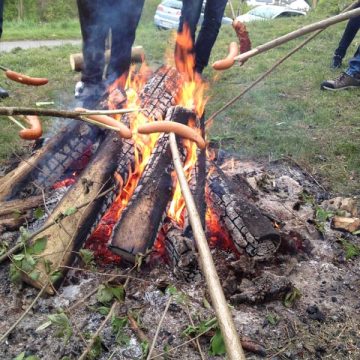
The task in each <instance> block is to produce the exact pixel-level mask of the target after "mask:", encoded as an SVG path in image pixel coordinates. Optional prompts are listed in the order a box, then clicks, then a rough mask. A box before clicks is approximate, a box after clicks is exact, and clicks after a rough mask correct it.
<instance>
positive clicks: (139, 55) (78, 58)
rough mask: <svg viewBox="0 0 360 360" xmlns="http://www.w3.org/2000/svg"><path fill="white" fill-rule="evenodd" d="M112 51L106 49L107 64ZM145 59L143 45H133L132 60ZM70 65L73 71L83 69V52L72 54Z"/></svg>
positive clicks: (140, 60) (136, 61)
mask: <svg viewBox="0 0 360 360" xmlns="http://www.w3.org/2000/svg"><path fill="white" fill-rule="evenodd" d="M110 55H111V51H110V50H106V51H105V64H106V65H108V64H109V61H110ZM144 59H145V51H144V48H143V47H142V46H133V47H132V49H131V61H132V62H135V63H141V62H143V61H144ZM69 60H70V67H71V70H72V71H82V70H83V67H84V57H83V54H82V53H76V54H70V58H69Z"/></svg>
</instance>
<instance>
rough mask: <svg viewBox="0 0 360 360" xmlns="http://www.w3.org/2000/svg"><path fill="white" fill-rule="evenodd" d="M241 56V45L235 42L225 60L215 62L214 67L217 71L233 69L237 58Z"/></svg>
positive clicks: (230, 46)
mask: <svg viewBox="0 0 360 360" xmlns="http://www.w3.org/2000/svg"><path fill="white" fill-rule="evenodd" d="M237 55H239V45H238V44H237V43H236V42H235V41H233V42H231V43H230V45H229V53H228V56H227V57H226V58H225V59H222V60H218V61H215V62H214V64H213V65H212V67H213V69H215V70H226V69H229V68H231V67H232V66H233V65H234V62H235V59H234V58H235V56H237Z"/></svg>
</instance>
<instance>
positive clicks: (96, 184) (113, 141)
mask: <svg viewBox="0 0 360 360" xmlns="http://www.w3.org/2000/svg"><path fill="white" fill-rule="evenodd" d="M121 148H122V142H121V140H120V139H118V138H114V135H113V133H109V134H108V136H107V137H106V140H105V141H104V142H103V143H102V144H101V146H100V148H99V149H98V151H97V153H96V154H95V155H94V157H93V159H92V160H91V162H90V163H89V164H88V166H87V168H86V170H85V171H84V172H83V173H82V174H81V176H80V177H79V178H78V180H77V182H76V183H75V184H74V185H73V186H72V188H71V189H70V190H69V191H68V193H67V194H66V196H65V197H64V198H63V199H62V200H61V202H60V203H59V204H58V206H57V207H56V208H55V210H54V211H53V213H52V214H51V216H50V217H49V218H48V219H47V221H46V223H45V226H46V225H47V224H48V223H51V222H54V221H55V224H54V225H53V226H51V227H49V228H48V229H46V230H44V231H43V232H41V233H40V234H39V235H38V238H42V237H45V238H47V245H46V249H45V250H44V252H43V253H42V254H41V259H42V260H41V262H40V261H39V262H38V263H37V265H36V270H37V271H38V273H39V276H38V279H37V280H36V281H34V280H33V279H31V278H30V277H29V276H27V274H23V278H24V280H25V281H26V282H28V283H30V284H32V285H33V286H35V287H38V288H41V287H43V286H44V285H45V284H46V283H47V282H48V279H49V276H50V275H51V271H56V270H58V269H60V270H61V271H62V272H63V273H64V272H65V271H66V270H65V269H64V268H62V266H64V265H70V264H71V263H72V261H73V258H74V251H77V250H78V249H79V248H80V246H81V245H82V243H83V242H84V240H85V239H86V238H87V237H88V236H89V235H90V233H91V230H92V229H93V226H94V224H95V223H96V221H97V220H96V219H97V218H98V216H99V213H102V212H103V211H104V210H105V208H106V207H107V206H106V205H107V203H108V198H107V197H106V196H104V197H100V198H97V195H98V194H99V193H100V192H102V191H104V190H106V189H109V188H110V187H113V186H114V185H115V180H114V177H113V174H114V172H115V170H116V168H117V166H118V163H119V162H120V158H119V157H120V156H121ZM85 183H86V186H84V184H85ZM109 196H111V195H109ZM86 202H89V205H88V206H86V207H84V208H81V209H77V208H78V207H79V206H80V205H81V204H83V203H86ZM74 209H77V210H74ZM69 211H74V213H73V214H71V215H70V216H66V217H64V216H63V214H66V213H68V212H69ZM49 264H51V271H49ZM54 285H57V284H54ZM46 290H47V292H48V293H50V294H52V293H53V289H52V288H51V287H50V286H48V287H47V289H46Z"/></svg>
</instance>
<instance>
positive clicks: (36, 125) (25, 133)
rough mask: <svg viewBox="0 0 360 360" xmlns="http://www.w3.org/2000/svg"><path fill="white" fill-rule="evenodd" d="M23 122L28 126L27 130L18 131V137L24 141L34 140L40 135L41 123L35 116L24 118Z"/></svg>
mask: <svg viewBox="0 0 360 360" xmlns="http://www.w3.org/2000/svg"><path fill="white" fill-rule="evenodd" d="M24 121H25V122H26V123H27V124H28V125H30V128H29V129H23V130H20V131H19V135H20V137H21V138H22V139H24V140H36V139H39V138H40V137H41V135H42V128H41V121H40V118H39V117H38V116H36V115H28V116H25V117H24Z"/></svg>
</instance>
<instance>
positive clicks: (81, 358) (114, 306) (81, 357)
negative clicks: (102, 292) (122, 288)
mask: <svg viewBox="0 0 360 360" xmlns="http://www.w3.org/2000/svg"><path fill="white" fill-rule="evenodd" d="M117 305H118V302H117V301H115V302H114V303H113V304H112V306H111V308H110V311H109V313H108V314H107V316H106V318H105V320H104V321H103V322H102V323H101V325H100V326H99V328H98V329H97V330H96V332H95V334H94V335H93V336H92V338H91V341H90V342H89V344H88V346H87V347H86V349H85V351H84V352H83V353H82V354H81V356H80V357H79V359H78V360H85V359H86V356H87V354H88V353H89V351H90V350H91V348H92V347H93V345H94V343H95V341H96V338H97V337H98V336H99V334H100V332H101V331H102V330H103V328H104V327H105V325H106V323H107V322H108V321H109V319H110V318H111V316H112V315H113V313H114V311H115V308H116V306H117Z"/></svg>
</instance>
